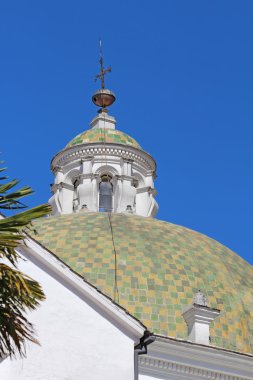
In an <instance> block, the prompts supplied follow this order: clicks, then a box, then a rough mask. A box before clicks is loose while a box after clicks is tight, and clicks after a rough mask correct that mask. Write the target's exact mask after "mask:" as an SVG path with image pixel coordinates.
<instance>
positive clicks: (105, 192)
mask: <svg viewBox="0 0 253 380" xmlns="http://www.w3.org/2000/svg"><path fill="white" fill-rule="evenodd" d="M111 180H112V178H111V177H110V176H108V175H103V176H102V177H101V182H100V184H99V211H100V212H111V211H112V194H113V186H112V183H111Z"/></svg>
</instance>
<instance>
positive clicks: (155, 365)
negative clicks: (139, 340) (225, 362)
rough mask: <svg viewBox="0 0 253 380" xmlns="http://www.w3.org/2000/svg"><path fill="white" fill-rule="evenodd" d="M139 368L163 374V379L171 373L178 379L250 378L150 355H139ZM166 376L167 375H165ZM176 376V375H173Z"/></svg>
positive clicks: (150, 374) (237, 379) (230, 379)
mask: <svg viewBox="0 0 253 380" xmlns="http://www.w3.org/2000/svg"><path fill="white" fill-rule="evenodd" d="M139 369H141V373H142V374H146V375H149V376H152V375H154V376H159V377H160V376H162V378H163V379H170V378H171V377H169V375H172V374H173V375H178V379H188V380H190V379H213V380H246V379H247V380H248V379H250V378H246V377H241V376H234V375H230V374H226V373H221V372H217V371H213V370H208V369H205V368H201V367H196V366H191V365H185V364H181V363H176V362H173V361H168V360H163V359H160V358H157V359H156V358H150V357H148V356H140V357H139ZM164 376H166V377H164ZM173 378H174V377H173Z"/></svg>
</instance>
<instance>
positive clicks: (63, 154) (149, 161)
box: [51, 143, 156, 172]
mask: <svg viewBox="0 0 253 380" xmlns="http://www.w3.org/2000/svg"><path fill="white" fill-rule="evenodd" d="M99 155H101V156H104V155H108V156H117V157H122V158H123V159H124V160H131V161H135V162H138V163H139V164H141V165H143V166H144V167H145V168H146V169H147V170H150V171H151V172H155V170H156V163H155V160H154V159H153V158H152V157H151V156H150V155H149V154H148V153H147V152H145V151H142V150H141V149H137V148H135V147H131V146H128V145H123V144H115V143H113V144H112V143H104V144H101V143H89V144H80V145H76V146H73V147H69V148H66V149H64V150H62V151H60V152H59V153H57V154H56V156H54V158H53V159H52V161H51V169H52V171H53V170H54V168H55V167H56V166H61V167H62V166H64V165H66V164H68V163H70V162H71V161H74V160H75V161H76V160H80V159H85V158H86V157H87V156H93V157H94V156H99Z"/></svg>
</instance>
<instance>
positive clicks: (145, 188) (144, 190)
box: [136, 186, 157, 196]
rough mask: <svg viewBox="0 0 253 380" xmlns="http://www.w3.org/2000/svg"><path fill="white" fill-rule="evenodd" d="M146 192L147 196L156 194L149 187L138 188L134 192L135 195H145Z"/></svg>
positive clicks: (154, 190)
mask: <svg viewBox="0 0 253 380" xmlns="http://www.w3.org/2000/svg"><path fill="white" fill-rule="evenodd" d="M146 192H148V193H149V194H152V195H154V196H155V195H156V194H157V191H156V189H153V188H152V187H150V186H146V187H140V188H139V189H137V190H136V193H137V194H141V193H146Z"/></svg>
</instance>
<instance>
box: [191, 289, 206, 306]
mask: <svg viewBox="0 0 253 380" xmlns="http://www.w3.org/2000/svg"><path fill="white" fill-rule="evenodd" d="M193 304H196V305H199V306H208V300H207V298H206V296H205V294H204V293H202V292H201V291H200V290H198V292H197V293H196V294H195V296H194V298H193Z"/></svg>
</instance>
